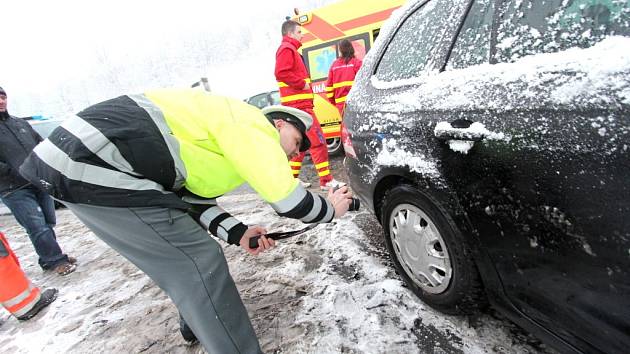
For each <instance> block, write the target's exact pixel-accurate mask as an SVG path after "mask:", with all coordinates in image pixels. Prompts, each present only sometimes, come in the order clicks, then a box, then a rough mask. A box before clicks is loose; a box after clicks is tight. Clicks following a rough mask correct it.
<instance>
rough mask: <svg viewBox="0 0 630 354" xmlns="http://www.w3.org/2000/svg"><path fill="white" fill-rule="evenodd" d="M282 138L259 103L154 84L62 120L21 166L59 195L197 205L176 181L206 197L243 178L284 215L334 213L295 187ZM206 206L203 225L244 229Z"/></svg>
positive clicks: (232, 231) (306, 217) (234, 238)
mask: <svg viewBox="0 0 630 354" xmlns="http://www.w3.org/2000/svg"><path fill="white" fill-rule="evenodd" d="M279 140H280V138H279V134H278V131H277V130H276V128H275V127H274V126H273V125H272V124H270V123H269V121H268V120H267V118H266V117H265V116H264V115H263V114H262V113H261V112H260V110H259V109H257V108H255V107H253V106H250V105H248V104H246V103H244V102H241V101H240V100H234V99H228V98H225V97H219V96H213V95H210V94H208V93H206V92H203V91H200V90H193V89H188V90H158V91H150V92H146V93H145V94H141V95H129V96H121V97H118V98H115V99H112V100H109V101H105V102H102V103H99V104H96V105H94V106H92V107H90V108H88V109H86V110H84V111H82V112H80V113H78V114H77V116H74V117H71V118H69V119H67V120H66V121H64V123H63V124H62V125H61V126H60V127H59V128H57V129H56V130H55V131H53V133H52V134H51V135H50V136H49V138H48V139H46V140H44V141H43V142H42V143H41V144H40V145H38V146H37V147H36V148H35V149H34V153H33V154H31V155H30V156H29V158H28V159H27V161H26V162H25V164H24V165H23V166H22V169H21V172H22V174H23V175H25V176H27V177H28V179H29V180H30V181H32V182H36V183H38V184H39V185H41V186H42V187H43V188H45V189H46V190H47V191H48V192H49V193H50V194H52V195H53V196H55V197H56V198H58V199H61V200H65V201H68V202H71V203H84V204H92V205H102V206H113V207H134V206H165V207H171V208H180V209H188V208H189V207H190V206H191V204H193V203H191V202H190V201H185V200H182V198H181V197H180V196H178V194H181V193H178V194H176V193H175V192H178V191H180V190H184V189H183V188H182V187H185V190H187V191H189V192H190V193H192V195H194V196H195V197H197V198H199V199H212V198H216V197H218V196H220V195H223V194H225V193H227V192H229V191H231V190H233V189H235V188H236V187H238V186H239V185H241V184H243V183H244V182H248V183H249V185H250V186H251V187H252V188H253V189H254V190H255V191H256V192H257V193H258V194H259V195H260V196H261V197H262V198H263V199H264V200H266V201H267V202H269V203H270V204H271V205H272V206H273V207H274V209H275V210H276V211H277V212H278V214H280V215H283V216H287V217H292V218H296V219H301V220H303V221H304V222H328V221H330V220H331V219H332V217H333V213H334V211H333V208H332V206H331V205H330V203H328V202H327V201H326V200H324V199H323V198H322V197H320V196H318V195H313V194H311V193H310V192H307V191H306V190H304V189H303V188H302V187H301V186H299V184H298V183H297V181H296V180H295V179H294V178H293V176H292V175H291V169H290V167H289V165H288V164H287V157H286V154H285V153H284V151H283V150H282V147H281V146H280V142H279ZM201 204H208V203H201ZM213 204H214V203H213V202H210V203H209V205H213ZM210 209H212V208H211V207H210V208H207V210H206V211H208V210H210ZM212 210H214V211H215V212H213V214H212V215H214V218H217V217H218V218H220V221H221V222H219V221H216V222H214V223H213V221H215V220H214V219H213V218H210V216H209V215H211V214H206V216H205V217H204V218H200V220H201V221H204V220H205V221H206V222H207V223H203V224H204V226H206V227H211V226H212V227H215V231H216V232H213V233H214V234H215V235H218V236H220V237H221V238H223V239H225V240H228V241H230V242H231V243H237V242H238V239H240V236H241V235H242V233H243V232H244V230H246V227H244V226H243V225H242V224H240V223H239V226H238V227H236V225H235V223H234V222H233V221H231V220H227V219H228V218H229V214H228V215H227V216H226V215H225V214H227V213H224V212H223V211H222V210H221V211H219V210H218V209H212ZM226 220H227V221H226ZM223 221H225V222H223ZM219 224H220V225H219ZM219 226H220V227H222V229H223V230H224V231H225V232H219V231H218V230H219ZM212 227H211V231H212ZM235 227H236V228H235ZM237 231H238V232H237ZM226 235H227V236H226Z"/></svg>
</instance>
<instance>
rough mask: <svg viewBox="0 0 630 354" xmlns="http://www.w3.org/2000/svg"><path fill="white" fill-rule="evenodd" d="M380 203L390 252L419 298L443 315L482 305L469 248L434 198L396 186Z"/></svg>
mask: <svg viewBox="0 0 630 354" xmlns="http://www.w3.org/2000/svg"><path fill="white" fill-rule="evenodd" d="M381 205H382V208H381V220H383V229H384V231H385V240H386V243H387V248H388V250H389V254H390V256H391V258H392V261H393V262H394V265H395V267H396V270H397V271H398V274H399V275H400V276H401V277H402V278H403V280H404V282H405V283H406V284H407V285H408V287H409V288H410V289H411V290H412V291H413V292H414V293H415V294H416V295H417V296H418V297H419V298H420V299H422V300H423V301H424V302H425V303H426V304H428V305H429V306H431V307H433V308H435V309H436V310H439V311H441V312H444V313H447V314H472V313H475V312H477V311H478V310H479V309H480V308H481V307H483V306H485V305H486V303H487V299H486V296H485V293H484V291H483V287H482V284H481V281H480V278H479V272H478V271H477V267H476V266H475V263H474V261H473V259H472V252H471V251H470V248H469V246H468V244H467V242H466V240H465V239H464V237H463V235H462V234H461V232H460V231H459V229H458V228H457V226H456V224H455V222H454V221H453V220H452V218H451V217H450V216H449V214H448V213H447V212H446V210H445V209H444V208H443V207H442V206H440V204H439V203H438V202H437V201H436V200H434V199H433V198H432V197H430V196H429V195H428V194H425V193H423V192H420V191H419V190H418V189H416V188H414V187H412V186H410V185H400V186H396V187H394V188H392V189H390V190H389V191H388V192H387V193H385V195H384V197H383V203H382V204H381Z"/></svg>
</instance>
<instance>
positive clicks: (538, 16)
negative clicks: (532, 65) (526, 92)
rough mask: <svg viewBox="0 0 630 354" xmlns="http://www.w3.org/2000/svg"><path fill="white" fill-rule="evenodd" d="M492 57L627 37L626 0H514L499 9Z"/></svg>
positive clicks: (507, 58)
mask: <svg viewBox="0 0 630 354" xmlns="http://www.w3.org/2000/svg"><path fill="white" fill-rule="evenodd" d="M499 16H500V22H499V28H498V32H497V44H496V55H495V58H496V60H497V61H498V62H512V61H515V60H517V59H518V58H521V57H523V56H526V55H531V54H536V53H551V52H558V51H561V50H564V49H567V48H571V47H581V48H587V47H590V46H592V45H594V44H595V43H597V42H599V41H601V40H602V39H603V38H604V37H605V36H608V35H622V36H630V1H628V0H518V1H506V2H504V5H503V6H502V8H501V9H500V10H499Z"/></svg>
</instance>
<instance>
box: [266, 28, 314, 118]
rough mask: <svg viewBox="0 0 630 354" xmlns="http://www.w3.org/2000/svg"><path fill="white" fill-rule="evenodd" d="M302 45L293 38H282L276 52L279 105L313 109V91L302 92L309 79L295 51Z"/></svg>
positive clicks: (302, 62) (299, 56)
mask: <svg viewBox="0 0 630 354" xmlns="http://www.w3.org/2000/svg"><path fill="white" fill-rule="evenodd" d="M301 45H302V44H301V43H300V42H299V41H298V40H297V39H295V38H291V37H288V36H284V37H282V43H281V44H280V47H279V48H278V50H277V51H276V69H275V75H276V81H277V82H278V89H279V92H280V103H282V104H283V105H285V106H291V107H295V108H300V109H302V108H313V90H312V89H310V88H309V89H306V90H304V89H303V88H304V85H305V84H306V83H308V84H309V85H310V83H311V79H310V77H309V75H308V71H306V67H305V66H304V61H303V59H302V56H301V55H300V53H298V51H297V49H298V48H300V46H301Z"/></svg>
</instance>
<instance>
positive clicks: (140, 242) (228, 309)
mask: <svg viewBox="0 0 630 354" xmlns="http://www.w3.org/2000/svg"><path fill="white" fill-rule="evenodd" d="M65 204H66V206H67V207H68V208H69V209H70V210H71V211H72V212H73V213H74V215H76V216H77V218H79V220H81V221H82V222H83V223H84V224H85V225H86V226H87V227H89V228H90V230H92V232H94V234H95V235H96V236H98V237H99V238H100V239H101V240H103V241H104V242H105V243H107V244H108V245H109V246H110V247H112V248H113V249H115V250H116V251H118V253H120V254H121V255H122V256H123V257H125V258H127V259H128V260H129V261H131V262H132V263H133V264H135V265H136V266H137V267H138V268H140V269H141V270H142V271H143V272H145V273H146V274H147V275H148V276H149V277H150V278H151V279H153V281H155V283H156V284H157V285H158V286H159V287H160V288H162V290H164V292H166V294H167V295H168V296H169V297H170V298H171V300H173V302H174V303H175V306H177V309H178V310H179V313H180V314H181V316H182V317H183V318H184V320H185V321H186V323H187V324H188V326H189V327H190V328H191V329H192V331H193V332H194V334H195V336H196V337H197V338H198V339H199V341H200V342H201V344H202V345H203V347H204V348H205V349H206V351H207V352H208V353H221V354H231V353H247V354H249V353H261V350H260V346H259V344H258V339H257V338H256V333H255V332H254V328H253V327H252V324H251V322H250V320H249V316H248V315H247V310H246V309H245V306H244V305H243V302H242V301H241V297H240V295H239V294H238V290H237V289H236V285H235V284H234V280H233V279H232V276H231V275H230V272H229V269H228V265H227V262H226V260H225V256H224V255H223V250H222V249H221V247H220V246H219V245H218V244H217V242H216V241H215V240H213V239H212V238H211V237H210V235H208V232H207V231H205V230H204V229H202V228H201V227H200V226H199V225H198V224H197V223H196V222H195V221H194V220H193V219H192V218H191V217H190V216H189V215H188V214H186V213H184V212H183V211H181V210H177V209H168V208H163V207H142V208H113V207H103V206H94V205H85V204H72V203H65Z"/></svg>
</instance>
